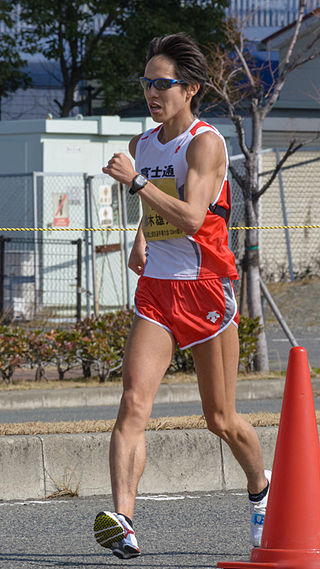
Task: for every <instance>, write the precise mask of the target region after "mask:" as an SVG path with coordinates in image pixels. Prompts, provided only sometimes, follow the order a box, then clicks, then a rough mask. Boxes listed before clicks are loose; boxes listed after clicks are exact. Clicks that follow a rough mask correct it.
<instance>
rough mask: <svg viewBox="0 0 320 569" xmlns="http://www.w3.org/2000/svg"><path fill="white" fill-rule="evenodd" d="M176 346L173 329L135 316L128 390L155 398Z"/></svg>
mask: <svg viewBox="0 0 320 569" xmlns="http://www.w3.org/2000/svg"><path fill="white" fill-rule="evenodd" d="M175 347H176V341H175V339H174V337H173V335H172V334H171V333H170V332H168V331H167V330H166V329H164V328H163V327H161V326H158V325H157V324H154V323H152V322H149V321H148V320H145V319H143V318H140V317H138V316H135V318H134V322H133V325H132V328H131V331H130V334H129V336H128V340H127V345H126V350H125V355H124V362H123V387H124V390H134V391H135V393H136V394H138V395H140V396H141V397H143V399H144V400H145V401H146V400H148V401H149V400H152V401H153V399H154V397H155V395H156V393H157V390H158V388H159V384H160V382H161V379H162V378H163V376H164V374H165V372H166V370H167V369H168V367H169V365H170V362H171V359H172V356H173V353H174V350H175Z"/></svg>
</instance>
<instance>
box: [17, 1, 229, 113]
mask: <svg viewBox="0 0 320 569" xmlns="http://www.w3.org/2000/svg"><path fill="white" fill-rule="evenodd" d="M12 5H13V6H14V5H16V6H18V5H19V9H20V20H21V22H22V23H25V24H27V26H22V32H21V38H22V40H23V49H24V51H25V52H26V53H31V54H34V53H41V54H42V55H43V56H44V57H45V58H46V59H47V61H57V62H59V64H60V71H61V76H62V83H63V87H64V101H63V103H62V104H60V103H58V106H59V109H60V115H61V116H68V115H69V114H70V111H71V110H72V109H73V108H74V107H76V106H79V105H81V106H83V105H88V106H90V105H91V100H95V98H97V97H98V96H99V97H101V93H102V91H104V100H105V108H104V112H107V113H113V112H115V111H119V109H120V108H121V107H123V106H124V105H127V106H128V105H130V104H132V103H135V102H137V101H143V93H142V91H141V90H140V88H139V87H138V84H137V81H136V80H137V77H138V76H139V75H140V74H141V73H142V72H143V68H144V60H145V51H146V48H147V45H148V43H149V41H150V40H151V39H152V38H153V37H154V36H157V35H164V34H168V33H176V32H181V31H184V32H186V33H188V34H190V35H191V36H192V37H193V38H194V39H195V40H196V41H197V42H198V43H199V44H200V45H201V46H203V45H205V44H207V43H208V42H209V43H210V44H212V43H215V42H218V41H220V40H221V39H222V38H223V37H224V23H223V22H224V18H225V15H224V8H225V7H226V6H228V0H218V1H217V2H210V1H209V2H200V3H199V2H198V0H187V1H186V2H181V1H180V0H154V1H153V2H149V0H129V1H124V0H113V1H112V0H110V1H108V2H105V1H103V0H91V1H90V2H86V1H84V0H64V1H61V0H59V1H57V0H14V2H12ZM83 81H92V83H91V84H90V85H89V87H91V93H90V96H89V94H88V92H87V93H86V94H83V96H82V98H81V99H80V100H78V99H79V98H78V97H77V100H75V93H76V91H77V89H78V88H79V85H80V83H82V85H83ZM78 92H80V94H81V92H82V90H78Z"/></svg>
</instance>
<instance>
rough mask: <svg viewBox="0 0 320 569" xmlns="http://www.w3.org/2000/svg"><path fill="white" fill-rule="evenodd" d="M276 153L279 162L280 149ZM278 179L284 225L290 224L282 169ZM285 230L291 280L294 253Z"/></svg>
mask: <svg viewBox="0 0 320 569" xmlns="http://www.w3.org/2000/svg"><path fill="white" fill-rule="evenodd" d="M275 154H276V158H277V163H279V161H280V153H279V150H277V149H275ZM278 180H279V187H280V198H281V208H282V218H283V225H288V218H287V210H286V202H285V196H284V187H283V180H282V173H281V170H279V173H278ZM284 231H285V236H286V245H287V254H288V263H289V273H290V280H291V281H294V273H293V266H292V255H291V247H290V235H289V229H285V230H284Z"/></svg>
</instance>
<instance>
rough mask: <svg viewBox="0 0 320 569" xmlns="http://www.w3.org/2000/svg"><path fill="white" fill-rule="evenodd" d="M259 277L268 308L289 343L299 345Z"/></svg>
mask: <svg viewBox="0 0 320 569" xmlns="http://www.w3.org/2000/svg"><path fill="white" fill-rule="evenodd" d="M259 278H260V288H261V290H262V292H263V295H264V297H265V298H266V300H267V302H268V303H269V305H270V308H271V310H272V312H273V314H274V315H275V317H276V319H277V320H278V322H279V324H280V326H281V328H282V330H283V331H284V333H285V335H286V336H287V338H288V340H289V342H290V344H291V345H292V346H299V344H298V342H297V340H296V339H295V337H294V335H293V334H292V332H291V330H290V329H289V326H288V325H287V323H286V321H285V319H284V318H283V316H282V314H281V312H280V310H279V308H278V307H277V305H276V303H275V302H274V300H273V298H272V296H271V294H270V292H269V291H268V289H267V287H266V285H265V284H264V282H263V280H262V278H261V277H259Z"/></svg>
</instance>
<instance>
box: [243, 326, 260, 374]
mask: <svg viewBox="0 0 320 569" xmlns="http://www.w3.org/2000/svg"><path fill="white" fill-rule="evenodd" d="M261 330H262V326H261V325H260V323H259V317H257V318H249V317H246V316H240V322H239V341H240V356H239V361H240V364H241V365H242V366H243V369H244V372H245V373H248V371H250V370H253V369H254V365H253V360H254V356H255V352H256V344H257V338H258V335H259V334H260V332H261Z"/></svg>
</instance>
